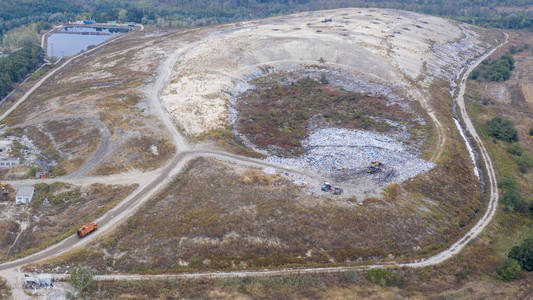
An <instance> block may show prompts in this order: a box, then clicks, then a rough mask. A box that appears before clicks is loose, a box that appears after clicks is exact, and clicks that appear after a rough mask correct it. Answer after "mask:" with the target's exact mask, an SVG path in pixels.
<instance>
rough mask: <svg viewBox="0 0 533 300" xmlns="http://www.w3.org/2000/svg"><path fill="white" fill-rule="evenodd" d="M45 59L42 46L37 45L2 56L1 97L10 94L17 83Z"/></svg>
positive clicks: (0, 63) (0, 65)
mask: <svg viewBox="0 0 533 300" xmlns="http://www.w3.org/2000/svg"><path fill="white" fill-rule="evenodd" d="M43 60H44V53H43V51H42V49H41V47H39V46H36V45H28V46H25V47H24V48H22V49H20V50H18V51H16V52H13V53H11V54H9V55H8V56H5V57H2V58H0V98H3V97H4V96H6V95H7V94H9V92H11V91H12V90H13V88H14V85H15V84H16V83H18V82H21V81H22V80H24V78H25V77H26V76H27V75H28V74H29V73H31V72H33V71H35V70H36V69H37V68H39V66H40V65H41V64H42V62H43Z"/></svg>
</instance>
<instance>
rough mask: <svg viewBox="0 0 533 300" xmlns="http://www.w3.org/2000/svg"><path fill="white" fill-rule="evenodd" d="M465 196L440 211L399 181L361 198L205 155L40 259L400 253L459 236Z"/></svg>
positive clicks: (273, 261)
mask: <svg viewBox="0 0 533 300" xmlns="http://www.w3.org/2000/svg"><path fill="white" fill-rule="evenodd" d="M457 198H459V197H457ZM446 199H447V198H446ZM446 199H444V200H441V199H439V201H445V200H446ZM464 202H467V201H464ZM464 202H457V203H456V204H457V205H460V207H454V210H444V209H442V208H441V205H442V204H441V203H440V202H437V201H435V203H436V204H434V205H431V204H428V203H426V199H425V198H424V196H418V195H417V194H413V193H410V192H408V191H406V190H405V188H404V187H402V186H399V185H393V186H390V187H389V188H388V189H387V192H386V195H385V197H384V199H375V201H368V203H365V206H357V205H354V204H353V203H352V202H350V201H349V199H346V200H335V201H333V200H327V199H321V198H317V197H313V196H310V195H306V194H305V193H302V191H301V190H300V188H299V187H297V186H294V185H292V184H290V183H289V182H287V181H286V180H284V179H282V178H279V177H277V176H272V175H265V174H263V173H262V172H260V171H258V170H251V169H247V168H236V169H235V167H233V166H230V165H227V164H225V163H220V162H217V161H215V160H207V159H199V160H196V161H194V162H193V163H191V165H190V167H189V168H188V169H187V170H186V171H185V172H184V173H183V174H181V175H179V176H178V177H177V178H176V179H175V180H174V181H173V182H172V183H171V184H170V185H169V186H168V187H167V188H166V190H165V191H164V192H162V193H161V194H159V195H157V196H156V197H154V198H153V199H152V200H150V201H149V202H148V203H147V204H146V205H145V206H144V207H143V208H142V209H141V210H140V211H139V212H138V213H137V214H136V215H135V216H134V217H132V218H131V219H129V220H128V222H127V224H125V225H123V226H121V227H120V228H118V229H117V231H116V232H115V233H113V234H112V235H111V236H109V237H108V238H106V239H105V240H104V241H102V242H101V243H100V244H99V245H93V246H91V247H90V248H89V249H86V250H83V251H77V252H74V253H71V254H69V255H66V256H64V257H63V258H61V259H60V260H57V261H53V262H50V263H47V264H46V265H45V266H43V268H45V269H55V268H56V267H58V268H59V270H62V271H63V270H66V269H68V266H72V265H75V264H77V263H79V262H82V261H83V262H84V263H87V264H89V265H90V266H91V267H93V268H95V269H96V270H97V271H98V272H100V273H107V272H113V271H118V272H128V273H159V272H183V271H193V270H221V269H222V270H239V269H258V268H265V267H284V266H313V265H322V266H324V265H336V264H340V263H342V264H346V263H348V264H357V263H365V262H366V261H369V260H375V259H381V260H386V259H389V258H390V257H395V259H404V258H407V257H409V256H413V255H421V254H422V253H428V252H430V251H434V250H435V248H434V247H435V246H436V245H438V246H443V244H445V243H449V242H451V241H452V240H453V239H455V238H456V236H457V235H458V234H460V233H461V227H460V225H458V221H457V218H458V217H456V215H455V214H458V211H461V209H464V206H465V205H466V204H465V203H464ZM450 206H451V204H450V205H449V206H445V208H449V207H450ZM468 211H469V210H468ZM389 255H392V256H389ZM88 256H90V257H91V259H90V260H87V259H84V258H83V257H88Z"/></svg>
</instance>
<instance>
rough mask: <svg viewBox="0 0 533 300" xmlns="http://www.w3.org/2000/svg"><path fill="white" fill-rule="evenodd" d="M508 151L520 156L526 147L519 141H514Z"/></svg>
mask: <svg viewBox="0 0 533 300" xmlns="http://www.w3.org/2000/svg"><path fill="white" fill-rule="evenodd" d="M507 152H509V153H511V154H512V155H515V156H520V155H522V154H523V153H524V149H523V148H522V146H520V144H519V143H512V144H511V146H509V147H508V148H507Z"/></svg>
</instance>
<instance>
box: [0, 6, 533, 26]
mask: <svg viewBox="0 0 533 300" xmlns="http://www.w3.org/2000/svg"><path fill="white" fill-rule="evenodd" d="M526 5H531V1H530V0H399V1H392V0H373V1H366V0H157V1H148V0H2V1H0V34H3V33H4V32H6V31H7V30H10V29H12V28H15V27H18V26H21V25H24V24H29V23H35V22H39V21H42V22H62V21H65V20H68V19H74V18H81V17H86V18H91V19H94V20H96V21H100V22H102V21H111V20H121V21H130V22H138V23H143V24H152V25H156V26H161V27H174V26H200V25H208V24H217V23H225V22H234V21H241V20H247V19H253V18H262V17H268V16H272V15H279V14H286V13H291V12H297V11H306V10H319V9H333V8H343V7H382V8H396V9H403V10H410V11H415V12H420V13H424V14H430V15H437V16H444V17H450V18H455V19H458V20H461V21H464V22H468V23H472V24H476V25H481V26H487V27H500V28H509V29H523V28H529V29H532V28H533V12H531V11H528V10H526V9H521V7H523V6H526ZM501 7H512V8H514V9H508V10H505V9H501Z"/></svg>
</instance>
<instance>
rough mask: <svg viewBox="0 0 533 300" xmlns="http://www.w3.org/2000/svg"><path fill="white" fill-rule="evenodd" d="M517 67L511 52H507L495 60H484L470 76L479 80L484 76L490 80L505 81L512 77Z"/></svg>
mask: <svg viewBox="0 0 533 300" xmlns="http://www.w3.org/2000/svg"><path fill="white" fill-rule="evenodd" d="M514 68H515V61H514V58H513V57H512V56H511V54H509V53H507V54H504V55H502V56H501V57H500V58H498V59H495V60H484V61H483V63H482V64H481V65H480V66H479V67H478V68H476V69H475V70H474V71H473V72H472V74H471V75H470V78H471V79H473V80H479V79H481V78H484V79H486V80H488V81H505V80H507V79H509V78H510V77H511V72H512V71H513V70H514Z"/></svg>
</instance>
